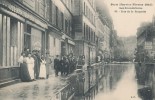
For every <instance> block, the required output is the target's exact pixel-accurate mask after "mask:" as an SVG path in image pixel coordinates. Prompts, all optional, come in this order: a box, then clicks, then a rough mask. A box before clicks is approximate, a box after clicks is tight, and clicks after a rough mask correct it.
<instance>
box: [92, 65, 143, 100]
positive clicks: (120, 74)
mask: <svg viewBox="0 0 155 100" xmlns="http://www.w3.org/2000/svg"><path fill="white" fill-rule="evenodd" d="M104 72H105V75H104V77H103V79H102V81H101V83H102V84H103V89H102V90H101V91H100V92H99V93H98V95H97V96H96V98H95V100H142V99H140V98H139V96H138V85H137V80H136V71H135V66H134V64H132V63H130V64H111V65H106V66H105V69H104Z"/></svg>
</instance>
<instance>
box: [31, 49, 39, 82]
mask: <svg viewBox="0 0 155 100" xmlns="http://www.w3.org/2000/svg"><path fill="white" fill-rule="evenodd" d="M32 58H33V59H34V78H35V79H36V78H37V67H38V59H37V56H36V50H33V51H32Z"/></svg>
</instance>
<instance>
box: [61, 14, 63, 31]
mask: <svg viewBox="0 0 155 100" xmlns="http://www.w3.org/2000/svg"><path fill="white" fill-rule="evenodd" d="M61 22H62V24H61V29H62V30H64V14H63V13H62V12H61Z"/></svg>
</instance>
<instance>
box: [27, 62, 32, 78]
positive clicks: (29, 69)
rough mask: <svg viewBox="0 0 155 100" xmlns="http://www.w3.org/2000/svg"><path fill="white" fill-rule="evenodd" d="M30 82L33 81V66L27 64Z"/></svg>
mask: <svg viewBox="0 0 155 100" xmlns="http://www.w3.org/2000/svg"><path fill="white" fill-rule="evenodd" d="M27 67H28V72H29V75H30V80H33V79H34V64H27Z"/></svg>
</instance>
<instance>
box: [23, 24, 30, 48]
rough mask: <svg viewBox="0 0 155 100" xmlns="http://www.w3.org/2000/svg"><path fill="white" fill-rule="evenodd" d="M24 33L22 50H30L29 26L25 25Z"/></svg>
mask: <svg viewBox="0 0 155 100" xmlns="http://www.w3.org/2000/svg"><path fill="white" fill-rule="evenodd" d="M24 31H25V32H24V49H26V48H28V49H31V26H30V25H28V24H25V27H24Z"/></svg>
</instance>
